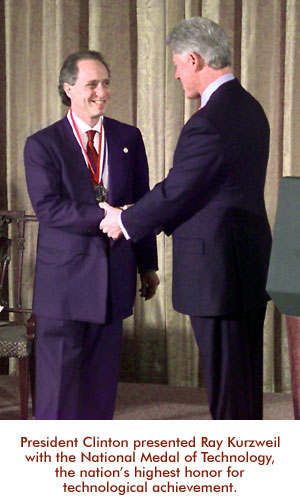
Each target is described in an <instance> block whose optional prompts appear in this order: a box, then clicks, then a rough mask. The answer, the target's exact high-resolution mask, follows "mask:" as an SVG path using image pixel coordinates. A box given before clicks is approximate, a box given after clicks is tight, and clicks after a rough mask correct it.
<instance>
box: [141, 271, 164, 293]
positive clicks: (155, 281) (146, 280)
mask: <svg viewBox="0 0 300 500" xmlns="http://www.w3.org/2000/svg"><path fill="white" fill-rule="evenodd" d="M140 276H141V288H140V290H139V291H140V296H141V297H144V298H145V300H149V299H152V297H153V296H154V295H155V292H156V289H157V287H158V285H159V283H160V281H159V277H158V276H157V274H156V272H155V271H153V270H149V271H142V272H141V274H140Z"/></svg>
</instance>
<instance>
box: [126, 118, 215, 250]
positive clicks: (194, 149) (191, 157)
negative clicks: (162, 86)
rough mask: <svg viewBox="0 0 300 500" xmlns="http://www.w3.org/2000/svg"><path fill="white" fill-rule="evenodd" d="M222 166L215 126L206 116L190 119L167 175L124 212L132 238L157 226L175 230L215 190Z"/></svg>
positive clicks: (136, 238) (135, 238)
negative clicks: (194, 119) (196, 119)
mask: <svg viewBox="0 0 300 500" xmlns="http://www.w3.org/2000/svg"><path fill="white" fill-rule="evenodd" d="M223 166H224V154H223V147H222V141H221V138H220V135H219V133H218V131H217V130H216V129H215V127H214V126H213V125H212V124H211V123H210V122H209V121H207V120H204V119H202V120H201V121H200V120H198V121H197V122H196V121H192V120H191V122H190V123H189V122H188V123H187V124H186V126H185V127H184V128H183V130H182V133H181V135H180V137H179V140H178V144H177V147H176V151H175V154H174V162H173V168H171V169H170V171H169V173H168V175H167V177H166V178H165V179H164V180H163V181H162V182H160V183H158V184H156V186H155V187H154V188H153V189H152V190H151V191H150V192H149V193H147V194H146V195H145V196H143V198H141V199H140V200H139V201H138V203H136V204H135V205H134V206H133V207H130V208H129V209H128V210H126V211H124V212H123V213H122V223H123V225H124V227H125V228H126V230H127V231H128V234H129V235H130V237H131V239H132V240H133V241H138V240H139V239H140V238H142V237H143V236H145V235H146V234H148V233H149V232H150V231H152V230H153V229H155V228H160V227H164V228H168V227H170V228H172V229H173V228H175V227H176V226H177V225H179V224H180V223H181V222H182V221H183V220H187V219H188V218H190V217H191V216H192V215H194V213H196V212H197V211H198V210H199V209H200V208H201V207H202V206H204V205H205V200H206V199H208V198H209V193H210V192H211V191H212V190H213V189H215V187H216V185H217V183H218V178H219V176H221V175H222V168H223ZM165 232H166V233H167V234H170V232H172V230H170V229H169V230H168V229H165Z"/></svg>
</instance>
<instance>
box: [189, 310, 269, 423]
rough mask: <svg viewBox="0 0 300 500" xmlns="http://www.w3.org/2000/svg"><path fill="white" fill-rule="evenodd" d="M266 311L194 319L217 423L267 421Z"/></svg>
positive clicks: (205, 379)
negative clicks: (265, 417)
mask: <svg viewBox="0 0 300 500" xmlns="http://www.w3.org/2000/svg"><path fill="white" fill-rule="evenodd" d="M265 313H266V308H265V307H263V308H260V309H254V310H251V311H247V312H244V313H241V314H239V315H235V316H217V317H197V316H192V317H191V323H192V327H193V330H194V334H195V337H196V341H197V344H198V347H199V350H200V356H201V360H202V366H203V373H204V382H205V386H206V390H207V394H208V400H209V407H210V412H211V415H212V418H213V419H215V420H228V419H229V420H231V419H232V420H244V419H246V420H261V419H262V418H263V325H264V318H265Z"/></svg>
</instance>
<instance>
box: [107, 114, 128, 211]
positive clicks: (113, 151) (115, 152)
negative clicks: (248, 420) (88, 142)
mask: <svg viewBox="0 0 300 500" xmlns="http://www.w3.org/2000/svg"><path fill="white" fill-rule="evenodd" d="M103 126H104V129H105V135H106V140H107V148H108V171H109V174H108V175H109V194H108V202H109V203H110V204H111V205H113V206H115V205H119V204H120V203H122V199H123V197H124V190H125V189H126V184H127V175H128V164H127V161H126V160H127V155H126V153H125V152H124V148H125V146H124V142H123V141H122V137H120V134H119V133H118V132H119V130H118V132H117V130H116V127H115V125H114V120H110V119H109V118H106V117H104V121H103ZM125 194H126V193H125Z"/></svg>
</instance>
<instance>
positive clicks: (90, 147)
mask: <svg viewBox="0 0 300 500" xmlns="http://www.w3.org/2000/svg"><path fill="white" fill-rule="evenodd" d="M95 134H96V130H88V131H87V135H88V143H87V147H86V151H87V154H88V156H89V158H90V160H91V163H92V166H93V169H94V171H95V173H96V172H97V165H98V153H97V151H96V149H95V146H94V137H95Z"/></svg>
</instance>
